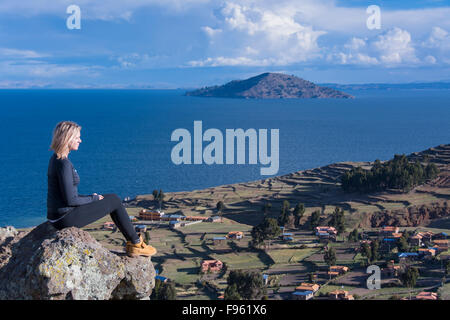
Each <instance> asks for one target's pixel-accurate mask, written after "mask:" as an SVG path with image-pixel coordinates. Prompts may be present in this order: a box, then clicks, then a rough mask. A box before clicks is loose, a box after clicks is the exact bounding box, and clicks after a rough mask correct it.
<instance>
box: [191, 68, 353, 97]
mask: <svg viewBox="0 0 450 320" xmlns="http://www.w3.org/2000/svg"><path fill="white" fill-rule="evenodd" d="M186 95H187V96H197V97H221V98H246V99H281V98H302V99H309V98H346V99H352V98H354V97H353V96H352V95H350V94H347V93H345V92H342V91H339V90H336V89H333V88H329V87H321V86H318V85H316V84H314V83H312V82H310V81H307V80H304V79H301V78H299V77H296V76H294V75H287V74H282V73H269V72H267V73H263V74H260V75H258V76H255V77H252V78H248V79H246V80H233V81H231V82H228V83H226V84H224V85H221V86H217V85H216V86H212V87H204V88H201V89H197V90H194V91H188V92H186Z"/></svg>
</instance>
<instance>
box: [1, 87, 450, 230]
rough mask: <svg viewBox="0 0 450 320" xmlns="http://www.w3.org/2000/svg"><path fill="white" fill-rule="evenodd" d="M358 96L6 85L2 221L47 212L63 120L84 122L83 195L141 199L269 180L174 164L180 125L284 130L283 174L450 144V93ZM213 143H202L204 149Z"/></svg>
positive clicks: (245, 169)
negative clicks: (51, 165) (250, 96)
mask: <svg viewBox="0 0 450 320" xmlns="http://www.w3.org/2000/svg"><path fill="white" fill-rule="evenodd" d="M347 92H349V93H351V94H353V95H355V96H356V99H352V100H337V99H323V100H301V99H294V100H240V99H221V98H197V97H186V96H184V95H183V93H184V91H181V90H158V91H156V90H0V112H1V115H2V116H1V118H0V133H1V137H2V139H0V155H1V165H0V176H1V180H2V188H1V191H2V192H1V193H0V226H5V225H14V226H15V227H29V226H33V225H37V224H39V223H41V222H43V221H45V218H46V197H47V166H48V160H49V158H50V156H51V155H52V151H50V150H49V145H50V142H51V137H52V130H53V128H54V126H55V125H56V123H57V122H59V121H62V120H72V121H75V122H77V123H79V124H80V125H81V126H82V127H83V129H82V131H81V139H82V141H83V142H82V143H81V145H80V148H79V150H78V151H76V152H71V153H70V155H69V158H70V159H71V161H72V163H73V164H74V166H75V168H76V169H77V171H78V173H79V175H80V178H81V183H80V185H79V192H80V193H81V194H91V193H93V192H96V193H99V194H102V193H117V194H118V195H119V196H120V197H122V198H124V197H126V196H131V197H134V196H136V195H138V194H147V193H151V192H152V191H153V190H154V189H163V190H164V191H165V192H171V191H182V190H195V189H203V188H206V187H211V186H217V185H222V184H230V183H236V182H243V181H252V180H259V179H263V178H266V177H267V176H261V175H260V168H261V167H262V165H261V164H254V165H250V164H243V165H237V164H234V165H206V164H202V165H194V164H191V165H179V166H177V165H175V164H173V163H172V160H171V150H172V148H173V147H174V146H175V145H176V142H172V141H171V140H170V137H171V134H172V132H173V131H174V130H175V129H177V128H186V129H188V130H189V131H190V132H191V134H193V125H194V121H195V120H201V121H202V124H203V131H205V130H207V129H209V128H217V129H219V130H221V132H222V133H223V134H224V135H225V130H226V129H237V128H242V129H244V130H246V129H249V128H254V129H268V130H270V129H279V146H280V151H279V163H280V165H279V171H278V173H277V174H276V175H283V174H286V173H290V172H294V171H298V170H303V169H308V168H315V167H319V166H323V165H327V164H330V163H333V162H340V161H373V160H375V159H380V160H387V159H390V158H392V157H393V155H394V154H402V153H405V154H409V153H411V152H414V151H422V150H425V149H427V148H429V147H433V146H437V145H439V144H446V143H450V130H449V128H450V103H449V102H450V91H448V90H422V91H420V90H393V91H389V90H366V91H354V92H351V91H347ZM207 144H208V143H207V142H204V146H206V145H207Z"/></svg>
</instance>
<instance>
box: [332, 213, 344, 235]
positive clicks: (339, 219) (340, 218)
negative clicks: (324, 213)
mask: <svg viewBox="0 0 450 320" xmlns="http://www.w3.org/2000/svg"><path fill="white" fill-rule="evenodd" d="M329 225H330V226H332V227H335V228H336V231H337V232H338V234H341V233H342V232H344V231H345V225H344V210H342V209H340V208H339V207H335V208H334V212H333V214H332V215H331V220H330V223H329Z"/></svg>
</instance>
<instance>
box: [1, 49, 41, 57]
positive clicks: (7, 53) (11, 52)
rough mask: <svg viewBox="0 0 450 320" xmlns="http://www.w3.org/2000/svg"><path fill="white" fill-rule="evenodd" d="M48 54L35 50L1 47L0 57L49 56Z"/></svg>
mask: <svg viewBox="0 0 450 320" xmlns="http://www.w3.org/2000/svg"><path fill="white" fill-rule="evenodd" d="M48 56H49V55H47V54H42V53H38V52H36V51H33V50H20V49H13V48H0V58H16V59H17V58H24V59H29V58H32V59H33V58H44V57H48Z"/></svg>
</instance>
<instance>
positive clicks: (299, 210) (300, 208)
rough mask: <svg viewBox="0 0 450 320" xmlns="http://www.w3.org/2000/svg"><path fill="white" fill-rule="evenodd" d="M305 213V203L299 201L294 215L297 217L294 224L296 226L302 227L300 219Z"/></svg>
mask: <svg viewBox="0 0 450 320" xmlns="http://www.w3.org/2000/svg"><path fill="white" fill-rule="evenodd" d="M304 214H305V205H304V204H303V203H297V205H296V206H295V208H294V217H295V222H294V225H295V227H296V228H298V227H300V220H301V219H302V217H303V215H304Z"/></svg>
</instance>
